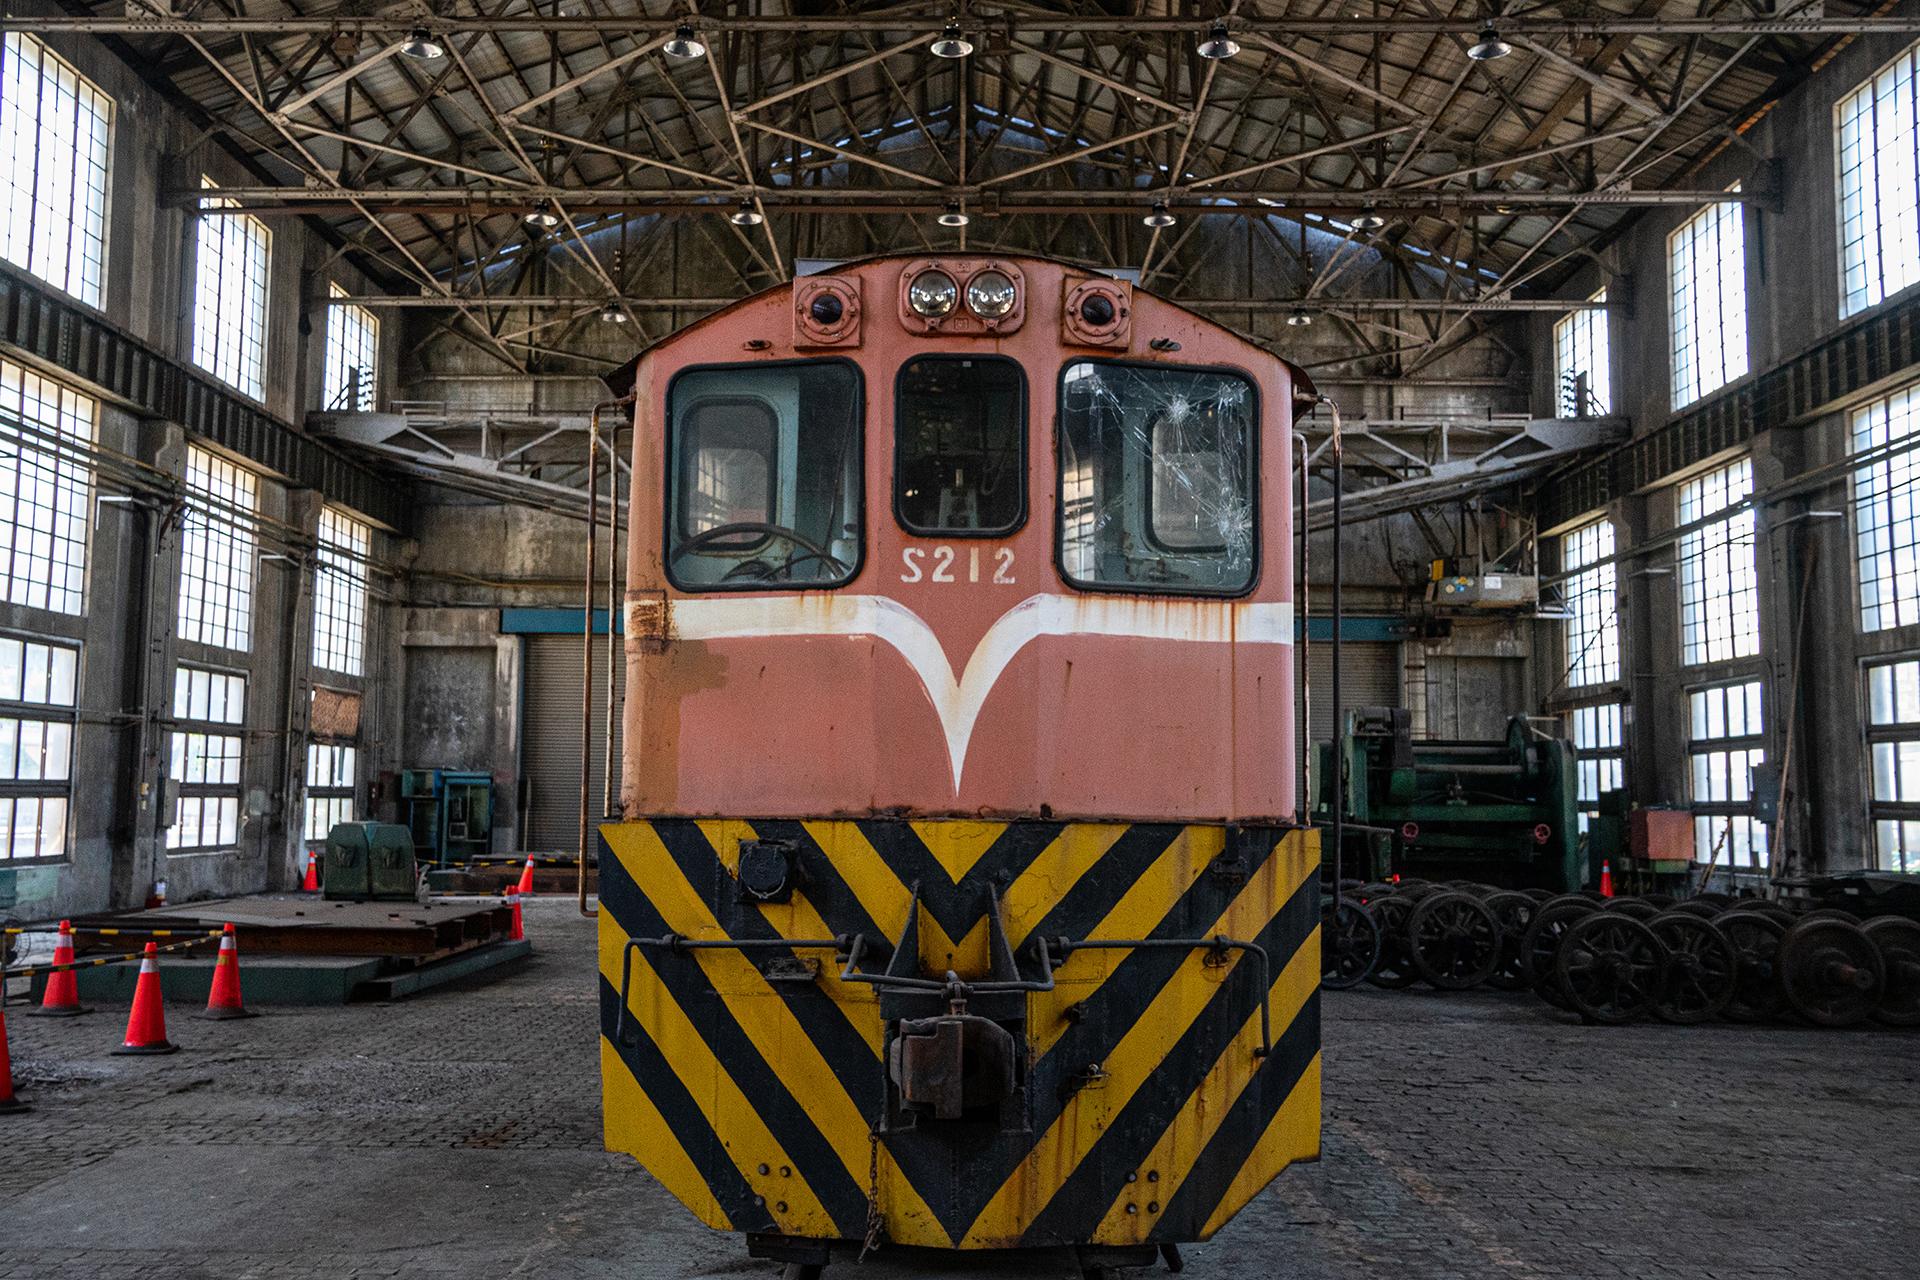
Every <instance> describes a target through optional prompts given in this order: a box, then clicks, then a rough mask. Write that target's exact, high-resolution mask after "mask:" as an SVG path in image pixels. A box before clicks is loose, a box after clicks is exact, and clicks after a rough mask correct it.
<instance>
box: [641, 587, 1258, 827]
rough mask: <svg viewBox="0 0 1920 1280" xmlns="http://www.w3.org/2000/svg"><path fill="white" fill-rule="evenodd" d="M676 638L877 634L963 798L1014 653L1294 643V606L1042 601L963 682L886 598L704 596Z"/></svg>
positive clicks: (691, 604) (1013, 620)
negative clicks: (974, 745) (970, 749)
mask: <svg viewBox="0 0 1920 1280" xmlns="http://www.w3.org/2000/svg"><path fill="white" fill-rule="evenodd" d="M671 609H672V621H671V624H670V629H669V632H668V634H669V635H670V636H671V637H672V638H673V639H676V640H728V639H744V638H761V637H772V636H872V637H874V638H876V639H878V640H881V641H884V642H885V643H887V644H889V645H891V646H893V648H894V649H895V650H897V651H898V652H899V654H900V656H901V657H903V658H905V659H906V660H907V664H908V665H909V666H911V667H912V668H913V669H914V672H915V673H916V674H917V675H919V677H920V684H921V686H922V687H923V688H925V689H926V691H927V697H928V699H929V700H930V701H931V702H932V703H933V709H934V710H935V711H936V712H937V713H938V714H939V716H940V726H941V728H942V729H943V730H944V731H945V733H946V738H947V759H948V761H949V762H950V763H951V765H952V767H953V789H954V794H956V795H958V794H959V791H960V775H961V772H962V771H963V769H964V768H965V765H966V759H967V744H968V742H969V741H970V740H971V739H972V737H973V726H974V722H975V721H976V720H978V719H979V718H980V709H981V708H982V707H983V706H985V705H986V701H987V695H988V694H989V693H991V692H993V687H994V685H996V684H998V683H999V681H1000V676H1001V673H1002V672H1004V671H1005V670H1006V669H1007V665H1008V664H1009V663H1010V662H1012V661H1013V658H1014V655H1015V654H1017V653H1019V652H1020V650H1022V649H1024V648H1026V647H1027V645H1028V644H1029V643H1030V642H1031V641H1033V640H1036V639H1038V638H1039V637H1041V636H1120V637H1126V638H1130V639H1139V640H1182V641H1195V642H1200V643H1208V644H1282V645H1290V644H1292V643H1293V605H1292V604H1290V603H1268V602H1256V601H1238V602H1235V601H1210V600H1167V599H1141V598H1138V597H1115V596H1055V595H1035V596H1029V597H1027V598H1026V599H1025V600H1022V601H1021V602H1020V603H1019V604H1017V605H1015V606H1014V607H1013V608H1011V609H1009V610H1007V611H1006V612H1005V613H1004V614H1002V615H1000V618H999V620H998V621H996V622H995V623H994V624H993V626H992V627H990V628H988V630H987V634H986V635H984V636H982V637H981V638H980V643H979V645H977V646H976V647H975V648H974V651H973V655H972V656H971V657H970V658H968V659H967V669H966V672H965V674H963V675H962V676H961V677H960V678H959V679H958V680H955V679H954V676H953V668H952V666H951V665H950V664H949V663H948V662H947V655H946V653H945V651H944V650H942V649H941V647H940V641H939V638H938V637H937V636H935V635H934V633H933V628H931V627H929V626H928V625H927V624H926V622H925V621H924V620H923V619H922V618H921V617H920V615H919V614H917V613H915V612H914V611H913V610H911V609H909V608H907V607H906V606H905V605H903V604H901V603H900V602H899V601H898V600H893V599H890V598H888V597H886V596H860V595H842V594H838V593H835V594H820V595H807V596H798V595H790V596H745V597H742V596H702V597H699V598H695V599H682V600H675V601H673V603H672V606H671Z"/></svg>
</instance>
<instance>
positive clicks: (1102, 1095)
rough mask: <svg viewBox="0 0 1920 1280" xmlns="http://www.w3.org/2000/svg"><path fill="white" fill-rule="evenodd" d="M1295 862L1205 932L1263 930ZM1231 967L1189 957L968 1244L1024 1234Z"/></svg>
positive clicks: (1272, 869) (1262, 880) (1253, 885)
mask: <svg viewBox="0 0 1920 1280" xmlns="http://www.w3.org/2000/svg"><path fill="white" fill-rule="evenodd" d="M1296 862H1297V860H1295V859H1282V860H1275V859H1269V860H1268V862H1267V864H1266V865H1265V866H1264V867H1262V868H1261V870H1260V871H1259V873H1257V874H1256V875H1255V876H1254V877H1253V878H1252V879H1251V880H1249V881H1248V882H1247V885H1246V887H1245V888H1244V889H1242V890H1241V892H1240V894H1239V895H1238V896H1237V897H1236V898H1235V899H1234V901H1233V903H1232V904H1231V905H1230V906H1228V908H1227V909H1226V911H1225V912H1223V913H1222V914H1221V916H1220V918H1219V919H1218V920H1217V921H1215V922H1214V925H1213V927H1212V928H1210V929H1208V930H1207V933H1209V934H1215V933H1222V934H1225V935H1227V936H1228V937H1230V938H1249V937H1253V936H1254V935H1255V934H1257V933H1259V931H1260V930H1261V928H1262V927H1264V926H1265V924H1266V923H1267V921H1268V920H1270V919H1272V918H1273V915H1274V913H1275V912H1277V911H1278V910H1279V909H1280V908H1281V906H1282V905H1283V904H1285V903H1286V901H1287V900H1288V898H1290V897H1291V896H1292V894H1293V892H1294V890H1295V889H1297V888H1298V887H1299V886H1298V884H1297V883H1289V882H1287V881H1286V880H1285V879H1284V878H1283V877H1284V876H1285V874H1286V873H1287V872H1288V871H1290V870H1293V869H1294V864H1295V863H1296ZM1235 955H1236V959H1235V960H1234V961H1233V962H1232V963H1233V964H1235V965H1239V964H1249V963H1252V961H1250V960H1249V959H1248V958H1247V957H1246V956H1245V955H1244V954H1242V953H1235ZM1228 971H1229V970H1228V969H1226V968H1210V967H1209V966H1208V965H1207V964H1206V958H1205V953H1204V952H1201V951H1194V952H1193V953H1191V954H1189V955H1188V956H1187V957H1186V959H1185V960H1184V961H1183V962H1182V963H1181V965H1180V967H1179V969H1178V970H1177V971H1176V972H1175V973H1174V976H1173V977H1172V978H1171V979H1170V980H1169V981H1168V982H1167V983H1166V985H1165V986H1163V987H1162V988H1161V989H1160V991H1159V992H1158V993H1156V994H1155V996H1154V997H1153V999H1152V1001H1151V1002H1150V1003H1149V1004H1148V1006H1147V1007H1146V1008H1145V1009H1143V1010H1141V1011H1140V1016H1139V1018H1138V1019H1137V1020H1136V1021H1135V1022H1134V1023H1133V1025H1132V1026H1131V1027H1129V1028H1128V1030H1127V1031H1126V1033H1125V1034H1123V1035H1122V1036H1121V1037H1120V1041H1119V1043H1118V1044H1116V1045H1115V1046H1114V1049H1113V1052H1112V1053H1111V1054H1109V1055H1108V1056H1107V1059H1106V1061H1105V1062H1103V1063H1101V1064H1100V1066H1101V1069H1102V1070H1103V1071H1104V1072H1105V1078H1104V1079H1103V1080H1101V1081H1100V1082H1098V1083H1097V1084H1095V1085H1093V1086H1090V1087H1088V1088H1085V1089H1082V1090H1081V1091H1080V1092H1079V1093H1077V1094H1075V1095H1074V1097H1073V1100H1072V1101H1070V1102H1069V1103H1068V1104H1067V1106H1066V1108H1065V1109H1064V1110H1063V1111H1062V1112H1061V1113H1060V1115H1059V1117H1058V1118H1057V1119H1055V1121H1054V1122H1053V1124H1052V1125H1051V1126H1049V1127H1048V1129H1047V1132H1046V1133H1045V1134H1043V1135H1041V1138H1040V1140H1039V1141H1038V1142H1036V1143H1035V1144H1034V1146H1033V1149H1032V1150H1031V1151H1030V1152H1029V1153H1028V1154H1027V1157H1026V1158H1025V1159H1024V1160H1022V1161H1021V1163H1020V1166H1019V1168H1018V1169H1016V1170H1015V1171H1014V1173H1013V1174H1012V1176H1011V1177H1009V1178H1008V1179H1007V1180H1006V1181H1005V1182H1004V1183H1003V1184H1002V1185H1001V1187H1000V1190H999V1191H998V1192H996V1193H995V1195H994V1197H993V1199H992V1200H991V1201H989V1202H988V1204H987V1207H986V1208H985V1209H984V1210H982V1211H981V1213H980V1216H979V1217H978V1218H977V1219H976V1220H975V1221H974V1223H973V1225H972V1226H971V1227H969V1228H968V1230H967V1236H966V1239H965V1240H964V1241H963V1242H962V1244H963V1246H968V1245H971V1246H974V1247H984V1246H987V1245H997V1244H1002V1243H1005V1242H1008V1241H1014V1240H1017V1239H1018V1238H1019V1236H1020V1235H1021V1234H1022V1232H1023V1231H1024V1230H1025V1228H1026V1226H1027V1224H1029V1223H1031V1222H1032V1221H1033V1220H1034V1218H1035V1217H1036V1216H1037V1215H1038V1214H1039V1213H1040V1211H1041V1210H1042V1209H1044V1208H1045V1207H1046V1204H1047V1201H1048V1200H1049V1199H1051V1198H1052V1196H1053V1194H1054V1192H1055V1191H1057V1190H1058V1189H1059V1188H1060V1185H1061V1184H1062V1183H1063V1182H1064V1181H1066V1179H1067V1177H1068V1176H1069V1175H1071V1174H1072V1172H1073V1170H1074V1168H1075V1167H1076V1166H1078V1164H1079V1163H1080V1160H1081V1158H1082V1157H1083V1156H1084V1155H1085V1154H1086V1152H1087V1150H1088V1149H1089V1148H1090V1147H1091V1146H1092V1145H1093V1143H1094V1141H1095V1139H1097V1138H1098V1137H1099V1136H1100V1133H1101V1132H1102V1130H1103V1129H1104V1127H1105V1125H1106V1123H1107V1121H1108V1120H1109V1118H1110V1117H1113V1116H1117V1115H1119V1114H1120V1112H1121V1110H1122V1109H1123V1108H1124V1107H1125V1106H1126V1104H1127V1101H1128V1100H1129V1099H1130V1098H1132V1096H1133V1094H1134V1092H1135V1091H1136V1090H1137V1089H1138V1088H1139V1087H1140V1084H1141V1082H1142V1081H1143V1080H1145V1079H1146V1078H1147V1077H1148V1076H1149V1075H1150V1074H1152V1072H1153V1071H1154V1070H1155V1069H1156V1068H1157V1067H1158V1066H1159V1064H1160V1063H1161V1062H1162V1061H1163V1060H1164V1059H1165V1058H1166V1054H1167V1050H1168V1048H1169V1047H1170V1046H1171V1045H1173V1044H1176V1043H1177V1042H1178V1041H1179V1039H1180V1037H1181V1036H1182V1035H1184V1034H1185V1033H1186V1030H1187V1028H1188V1027H1190V1026H1191V1025H1192V1024H1193V1021H1194V1019H1195V1018H1197V1017H1199V1016H1200V1013H1201V1012H1202V1011H1203V1010H1204V1009H1205V1008H1206V1006H1207V1002H1208V1000H1209V999H1210V997H1211V996H1212V995H1213V993H1214V992H1215V991H1216V990H1217V989H1218V987H1219V984H1220V982H1221V981H1222V980H1223V979H1224V977H1225V974H1226V973H1227V972H1228Z"/></svg>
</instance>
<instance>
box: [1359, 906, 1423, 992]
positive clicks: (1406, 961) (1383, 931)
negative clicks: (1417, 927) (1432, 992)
mask: <svg viewBox="0 0 1920 1280" xmlns="http://www.w3.org/2000/svg"><path fill="white" fill-rule="evenodd" d="M1368 910H1370V911H1372V912H1373V919H1374V922H1375V923H1376V924H1378V925H1379V926H1380V956H1379V958H1378V959H1377V960H1375V961H1374V962H1373V969H1372V970H1371V971H1370V972H1369V973H1368V974H1367V981H1368V982H1371V983H1372V984H1373V985H1374V986H1376V987H1384V988H1386V989H1387V990H1389V991H1404V990H1406V989H1407V988H1408V987H1410V986H1412V985H1413V984H1414V983H1416V982H1418V981H1419V980H1420V971H1419V970H1418V969H1415V968H1414V967H1413V957H1412V956H1411V955H1410V954H1408V952H1407V917H1408V916H1410V915H1412V914H1413V901H1412V899H1410V898H1408V897H1406V896H1405V895H1404V894H1398V893H1396V894H1394V895H1393V896H1392V897H1390V898H1382V899H1380V901H1378V902H1375V903H1372V904H1370V905H1369V907H1368Z"/></svg>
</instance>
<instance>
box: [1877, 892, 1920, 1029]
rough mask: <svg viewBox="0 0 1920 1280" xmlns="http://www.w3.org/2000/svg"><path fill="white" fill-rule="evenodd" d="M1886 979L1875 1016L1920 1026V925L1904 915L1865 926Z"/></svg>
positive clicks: (1895, 1024) (1896, 1024)
mask: <svg viewBox="0 0 1920 1280" xmlns="http://www.w3.org/2000/svg"><path fill="white" fill-rule="evenodd" d="M1864 928H1865V931H1866V935H1867V936H1868V937H1869V938H1871V939H1873V945H1875V946H1876V947H1879V948H1880V961H1881V964H1882V966H1883V967H1884V968H1885V969H1886V974H1887V982H1886V985H1885V986H1884V987H1882V988H1881V989H1880V1007H1879V1008H1878V1009H1875V1010H1874V1011H1873V1016H1874V1019H1875V1020H1876V1021H1878V1022H1883V1023H1885V1024H1886V1025H1887V1026H1890V1027H1920V924H1916V923H1914V922H1913V921H1912V920H1908V919H1905V918H1904V917H1901V916H1881V917H1880V918H1879V919H1877V920H1869V921H1867V923H1866V925H1865V926H1864Z"/></svg>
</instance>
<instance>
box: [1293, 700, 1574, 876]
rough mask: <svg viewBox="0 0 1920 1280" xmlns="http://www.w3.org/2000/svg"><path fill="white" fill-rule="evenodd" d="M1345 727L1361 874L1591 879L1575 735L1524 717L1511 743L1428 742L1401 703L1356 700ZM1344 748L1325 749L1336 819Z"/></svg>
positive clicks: (1323, 771) (1350, 859) (1350, 852)
mask: <svg viewBox="0 0 1920 1280" xmlns="http://www.w3.org/2000/svg"><path fill="white" fill-rule="evenodd" d="M1345 728H1346V732H1345V733H1344V734H1343V735H1342V736H1341V739H1340V742H1339V744H1338V748H1339V752H1338V755H1339V757H1340V758H1341V759H1342V760H1344V762H1345V767H1346V776H1347V814H1346V816H1347V821H1348V823H1349V824H1351V825H1349V827H1348V833H1347V840H1346V852H1347V863H1346V865H1347V867H1348V869H1349V871H1348V873H1349V874H1363V875H1366V876H1367V877H1368V878H1369V879H1374V880H1384V879H1386V878H1387V877H1388V876H1390V875H1394V874H1400V875H1415V876H1421V877H1424V878H1427V879H1433V880H1449V879H1464V880H1475V881H1482V882H1485V883H1489V884H1497V885H1502V886H1508V887H1514V888H1542V889H1553V890H1556V891H1559V892H1563V893H1564V892H1571V891H1573V890H1576V889H1578V888H1580V887H1581V886H1582V884H1584V883H1585V880H1586V875H1585V866H1584V862H1583V859H1582V857H1581V854H1580V832H1579V827H1578V824H1577V821H1576V812H1575V810H1576V774H1575V771H1574V754H1573V747H1572V746H1571V745H1570V744H1569V743H1567V742H1566V741H1565V740H1563V739H1560V738H1555V737H1549V736H1548V735H1546V734H1544V733H1542V732H1540V731H1539V730H1538V729H1536V728H1535V727H1534V726H1533V724H1532V723H1531V722H1530V721H1529V720H1528V718H1527V717H1525V716H1514V717H1513V718H1512V719H1510V720H1509V721H1507V736H1506V740H1505V741H1504V742H1467V741H1454V740H1442V739H1423V740H1419V741H1416V740H1415V739H1414V737H1413V734H1412V726H1411V722H1410V719H1409V717H1408V714H1407V712H1406V711H1404V710H1401V709H1400V708H1397V707H1356V708H1354V709H1353V710H1352V711H1350V712H1348V713H1347V719H1346V726H1345ZM1335 745H1336V744H1334V743H1330V742H1323V743H1320V744H1318V747H1317V751H1318V764H1319V770H1318V774H1317V776H1318V780H1319V781H1318V787H1317V791H1318V795H1317V797H1316V801H1315V808H1316V815H1317V816H1318V817H1319V818H1320V819H1322V820H1325V819H1326V818H1327V817H1329V816H1330V815H1329V814H1328V811H1327V806H1328V796H1329V795H1330V793H1331V791H1332V787H1331V781H1332V776H1333V773H1332V771H1333V763H1334V759H1335ZM1355 827H1360V828H1365V829H1364V830H1359V831H1356V830H1354V828H1355Z"/></svg>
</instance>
